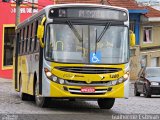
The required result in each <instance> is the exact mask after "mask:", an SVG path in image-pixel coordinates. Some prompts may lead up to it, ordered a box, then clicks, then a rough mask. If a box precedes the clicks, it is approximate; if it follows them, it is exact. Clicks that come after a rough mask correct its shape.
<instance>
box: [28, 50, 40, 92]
mask: <svg viewBox="0 0 160 120" xmlns="http://www.w3.org/2000/svg"><path fill="white" fill-rule="evenodd" d="M27 59H28V60H27V61H28V68H29V71H28V83H27V93H28V94H30V95H34V80H35V78H34V77H35V76H34V75H36V77H37V80H38V75H39V74H38V68H39V53H34V54H30V55H28V57H27Z"/></svg>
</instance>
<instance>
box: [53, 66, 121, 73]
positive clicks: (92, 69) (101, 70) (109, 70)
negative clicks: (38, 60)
mask: <svg viewBox="0 0 160 120" xmlns="http://www.w3.org/2000/svg"><path fill="white" fill-rule="evenodd" d="M55 68H56V69H58V70H61V71H65V72H72V73H81V74H107V73H115V72H119V71H121V70H122V69H121V68H106V67H55Z"/></svg>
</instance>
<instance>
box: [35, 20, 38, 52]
mask: <svg viewBox="0 0 160 120" xmlns="http://www.w3.org/2000/svg"><path fill="white" fill-rule="evenodd" d="M37 29H38V21H36V22H35V29H34V51H37V34H36V33H37Z"/></svg>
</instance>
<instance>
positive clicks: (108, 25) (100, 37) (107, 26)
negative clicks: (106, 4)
mask: <svg viewBox="0 0 160 120" xmlns="http://www.w3.org/2000/svg"><path fill="white" fill-rule="evenodd" d="M110 25H111V23H106V25H105V27H104V29H103V31H102V32H101V34H100V35H99V37H98V39H96V43H98V42H99V41H100V40H101V39H102V37H103V35H104V34H105V32H106V31H107V29H108V28H109V27H110Z"/></svg>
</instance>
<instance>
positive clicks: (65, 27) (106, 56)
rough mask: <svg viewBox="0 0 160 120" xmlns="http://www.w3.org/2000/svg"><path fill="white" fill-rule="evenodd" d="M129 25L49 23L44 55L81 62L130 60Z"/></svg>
mask: <svg viewBox="0 0 160 120" xmlns="http://www.w3.org/2000/svg"><path fill="white" fill-rule="evenodd" d="M128 44H129V43H128V27H126V26H122V25H121V26H117V25H112V24H110V23H106V24H104V25H97V24H96V25H95V24H94V25H92V24H91V25H86V24H85V25H82V24H80V25H78V24H72V23H71V22H68V24H49V25H48V26H47V37H46V46H45V56H46V59H47V60H49V61H55V62H62V63H83V64H92V63H98V64H121V63H126V62H128V60H129V52H128V51H129V47H128Z"/></svg>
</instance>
